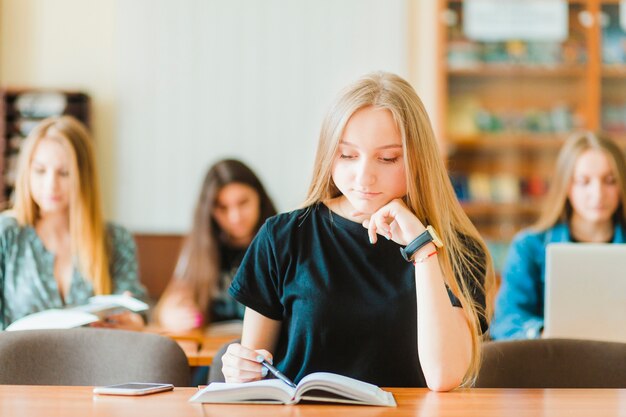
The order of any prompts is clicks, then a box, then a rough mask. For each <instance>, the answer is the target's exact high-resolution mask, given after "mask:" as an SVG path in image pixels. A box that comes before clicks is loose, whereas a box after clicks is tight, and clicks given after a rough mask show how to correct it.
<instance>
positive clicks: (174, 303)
mask: <svg viewBox="0 0 626 417" xmlns="http://www.w3.org/2000/svg"><path fill="white" fill-rule="evenodd" d="M274 214H276V209H275V208H274V204H273V203H272V200H271V199H270V197H269V196H268V194H267V192H266V191H265V188H264V187H263V185H262V184H261V181H260V180H259V178H258V177H257V176H256V175H255V174H254V172H253V171H252V170H251V169H250V168H249V167H248V166H246V165H245V164H244V163H242V162H240V161H237V160H234V159H225V160H222V161H219V162H217V163H215V164H214V165H213V166H212V167H211V168H210V169H209V171H208V172H207V174H206V176H205V178H204V181H203V183H202V188H201V191H200V196H199V198H198V201H197V203H196V209H195V214H194V218H193V225H192V228H191V231H190V232H189V234H188V235H187V237H186V239H185V242H184V244H183V248H182V251H181V253H180V256H179V258H178V262H177V264H176V269H175V271H174V277H173V278H172V280H171V282H170V284H169V285H168V287H167V289H166V290H165V293H164V294H163V296H162V297H161V300H160V301H159V304H158V305H157V308H156V312H155V316H156V320H157V321H158V322H159V324H160V325H161V326H163V327H165V328H168V329H172V330H181V331H182V330H191V329H195V328H199V327H202V326H203V325H206V324H208V323H211V322H216V321H225V320H233V319H242V318H243V311H244V307H243V306H242V305H240V304H239V303H238V302H237V301H235V300H234V299H233V298H232V297H230V295H228V293H227V292H226V290H227V289H228V287H229V286H230V283H231V281H232V278H233V276H234V275H235V272H236V271H237V268H238V267H239V264H240V263H241V260H242V259H243V255H244V254H245V252H246V249H247V248H248V245H249V244H250V242H252V239H253V238H254V236H255V235H256V232H257V231H258V230H259V228H260V227H261V225H262V224H263V223H264V222H265V220H266V219H267V218H268V217H270V216H273V215H274Z"/></svg>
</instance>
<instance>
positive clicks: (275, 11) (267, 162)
mask: <svg viewBox="0 0 626 417" xmlns="http://www.w3.org/2000/svg"><path fill="white" fill-rule="evenodd" d="M183 4H184V5H185V7H180V3H179V2H171V1H168V0H156V1H155V0H135V1H133V2H125V3H120V5H119V6H118V12H119V41H120V44H119V49H118V50H119V60H118V62H119V64H120V66H119V69H118V72H119V78H118V94H117V95H118V97H119V107H118V110H119V113H118V121H119V129H118V133H119V139H118V146H117V147H116V151H117V153H116V156H117V158H116V160H117V164H118V169H117V170H116V173H117V174H116V175H117V176H118V177H117V179H116V183H117V184H118V194H117V197H118V198H117V199H116V207H115V209H116V210H115V213H116V215H118V216H122V215H123V216H124V219H125V221H126V222H128V223H129V224H130V225H132V226H133V227H134V228H136V229H141V230H148V229H149V230H155V229H156V230H170V229H173V230H181V229H183V230H184V229H185V228H186V227H187V225H188V222H189V218H190V214H189V213H190V212H191V209H192V205H193V202H194V198H195V196H196V193H197V191H198V188H199V184H200V180H201V177H202V175H203V174H204V172H205V171H206V168H207V167H208V166H209V164H210V163H211V162H213V161H215V160H216V159H218V158H222V157H226V156H236V157H238V158H241V159H243V160H244V161H246V162H248V163H249V164H250V165H251V166H252V167H253V168H254V169H255V170H256V171H257V172H258V173H259V174H260V176H261V177H262V179H263V180H264V182H265V183H266V185H267V187H268V189H269V192H270V194H271V195H272V196H273V197H274V199H275V200H276V203H277V205H278V207H279V208H280V209H281V210H289V209H292V208H295V207H297V206H298V204H299V203H300V202H301V201H302V200H303V198H304V196H305V191H306V188H307V186H308V181H309V178H310V175H311V170H312V162H313V156H314V152H315V144H316V139H317V133H318V129H319V126H320V123H321V119H322V116H323V112H324V111H325V109H326V107H327V105H328V104H329V102H330V100H331V98H332V97H333V96H334V94H335V93H336V92H337V91H338V90H339V88H340V87H341V86H343V85H344V84H345V83H347V82H348V81H350V80H352V79H354V78H355V77H357V76H358V75H360V74H362V73H365V72H368V71H371V70H376V69H386V70H391V71H395V72H400V73H403V75H406V67H407V66H406V54H405V51H406V49H405V48H406V33H405V25H403V24H402V23H403V22H404V21H405V20H404V13H405V3H404V1H403V0H393V1H380V0H369V1H364V0H342V1H335V0H316V1H288V0H266V1H257V0H215V1H206V0H187V1H185V2H183ZM399 23H400V24H399ZM147 149H149V150H150V151H149V152H148V153H146V150H147ZM147 207H152V208H154V209H152V210H146V208H147Z"/></svg>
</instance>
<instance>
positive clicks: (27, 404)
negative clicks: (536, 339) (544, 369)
mask: <svg viewBox="0 0 626 417" xmlns="http://www.w3.org/2000/svg"><path fill="white" fill-rule="evenodd" d="M91 390H92V387H51V386H24V385H22V386H19V385H0V415H2V416H7V417H18V416H19V417H42V416H46V417H57V416H58V417H85V416H97V417H108V416H115V417H125V416H129V417H131V416H132V417H136V416H148V417H160V416H168V417H169V416H175V417H186V416H220V417H229V416H242V417H250V416H255V417H256V416H258V417H266V416H267V417H270V416H271V417H273V416H291V417H307V416H315V417H317V416H320V415H326V416H341V417H344V416H345V417H359V416H364V417H385V416H397V417H400V416H403V417H409V416H411V417H416V416H428V417H435V416H442V417H446V416H457V417H469V416H480V417H492V416H507V417H509V416H512V417H517V416H520V417H526V416H528V417H537V416H541V417H552V416H568V417H594V416H603V417H605V416H624V415H626V389H621V390H616V389H569V390H565V389H471V390H459V391H455V392H450V393H435V392H430V391H428V390H427V389H423V388H394V389H390V391H391V392H393V394H394V396H395V397H396V401H397V402H398V407H397V408H387V407H366V406H352V405H334V404H306V405H305V404H302V405H293V406H283V405H230V404H229V405H225V404H195V403H189V402H187V400H188V399H189V398H190V397H191V396H192V395H193V394H194V393H195V392H196V388H176V389H175V390H174V391H173V392H164V393H160V394H153V395H149V396H146V397H118V396H94V395H93V394H92V393H91Z"/></svg>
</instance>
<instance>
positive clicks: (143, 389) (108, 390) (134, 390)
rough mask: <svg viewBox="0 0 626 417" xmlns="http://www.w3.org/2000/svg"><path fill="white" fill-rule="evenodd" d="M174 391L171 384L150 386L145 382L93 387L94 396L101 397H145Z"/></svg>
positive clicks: (150, 384)
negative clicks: (99, 395)
mask: <svg viewBox="0 0 626 417" xmlns="http://www.w3.org/2000/svg"><path fill="white" fill-rule="evenodd" d="M173 389H174V385H172V384H152V383H147V382H127V383H125V384H116V385H106V386H104V387H95V388H94V389H93V393H94V394H102V395H147V394H154V393H157V392H162V391H170V390H173Z"/></svg>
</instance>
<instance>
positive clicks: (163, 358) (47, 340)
mask: <svg viewBox="0 0 626 417" xmlns="http://www.w3.org/2000/svg"><path fill="white" fill-rule="evenodd" d="M123 382H163V383H171V384H174V385H176V386H188V385H189V383H190V370H189V365H188V361H187V357H186V356H185V353H184V352H183V350H182V349H181V348H180V346H178V344H177V343H176V342H174V341H173V340H171V339H169V338H167V337H164V336H159V335H155V334H149V333H140V332H130V331H124V330H111V329H89V328H80V329H66V330H24V331H16V332H6V331H5V332H0V384H12V385H109V384H118V383H123Z"/></svg>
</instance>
